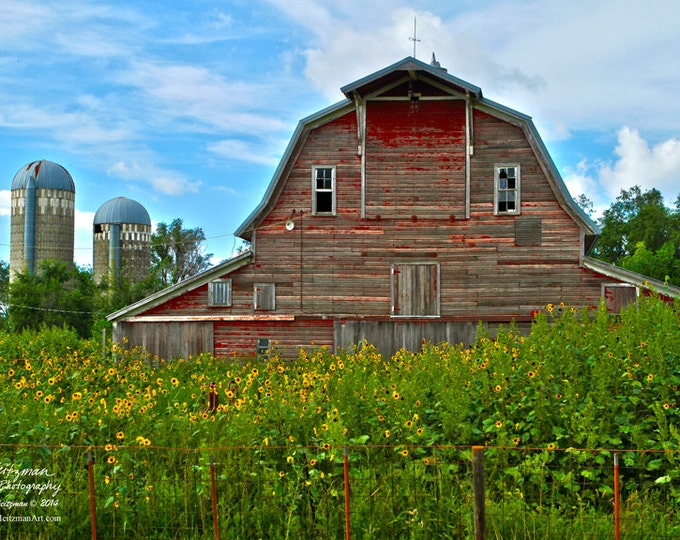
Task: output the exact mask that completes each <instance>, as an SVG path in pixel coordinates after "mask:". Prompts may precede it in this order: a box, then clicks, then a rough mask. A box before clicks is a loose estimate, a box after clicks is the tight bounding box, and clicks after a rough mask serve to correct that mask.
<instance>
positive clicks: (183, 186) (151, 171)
mask: <svg viewBox="0 0 680 540" xmlns="http://www.w3.org/2000/svg"><path fill="white" fill-rule="evenodd" d="M107 172H108V174H110V175H112V176H116V177H118V178H122V179H123V180H127V181H134V182H137V183H142V184H147V185H149V186H150V187H152V188H153V189H154V190H155V191H157V192H159V193H162V194H164V195H174V196H176V195H183V194H185V193H198V190H199V188H200V186H201V182H199V181H192V180H189V179H187V178H185V177H183V176H182V175H180V174H177V173H174V172H172V171H167V170H163V169H160V168H158V167H156V166H155V165H153V164H151V163H148V162H145V163H140V162H138V161H134V160H127V161H117V162H116V163H114V164H113V165H112V166H111V167H109V169H108V171H107Z"/></svg>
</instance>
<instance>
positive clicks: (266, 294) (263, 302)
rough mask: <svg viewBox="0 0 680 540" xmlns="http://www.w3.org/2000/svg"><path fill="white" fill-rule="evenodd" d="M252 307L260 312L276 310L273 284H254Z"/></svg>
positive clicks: (274, 286)
mask: <svg viewBox="0 0 680 540" xmlns="http://www.w3.org/2000/svg"><path fill="white" fill-rule="evenodd" d="M253 307H254V308H255V309H256V310H260V311H274V310H275V309H276V285H274V283H256V284H255V286H254V287H253Z"/></svg>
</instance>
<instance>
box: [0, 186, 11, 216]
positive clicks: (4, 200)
mask: <svg viewBox="0 0 680 540" xmlns="http://www.w3.org/2000/svg"><path fill="white" fill-rule="evenodd" d="M11 197H12V192H11V191H10V190H9V189H0V216H9V215H10V213H11V206H10V204H11Z"/></svg>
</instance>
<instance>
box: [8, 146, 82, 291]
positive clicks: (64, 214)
mask: <svg viewBox="0 0 680 540" xmlns="http://www.w3.org/2000/svg"><path fill="white" fill-rule="evenodd" d="M75 197H76V187H75V184H74V182H73V178H71V175H70V174H69V173H68V171H67V170H66V169H64V167H62V166H61V165H58V164H56V163H54V162H52V161H47V160H44V159H43V160H40V161H34V162H32V163H29V164H28V165H25V166H23V167H22V168H21V169H19V172H17V173H16V175H15V176H14V180H12V191H11V224H10V229H11V232H10V259H9V265H10V272H11V273H10V278H12V277H13V276H16V274H18V273H20V272H29V273H34V272H35V271H36V270H37V268H38V264H39V263H40V262H42V261H46V260H49V259H54V260H62V261H66V262H69V263H72V262H73V239H74V233H75Z"/></svg>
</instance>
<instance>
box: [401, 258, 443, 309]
mask: <svg viewBox="0 0 680 540" xmlns="http://www.w3.org/2000/svg"><path fill="white" fill-rule="evenodd" d="M392 316H393V317H439V264H438V263H399V264H393V265H392Z"/></svg>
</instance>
